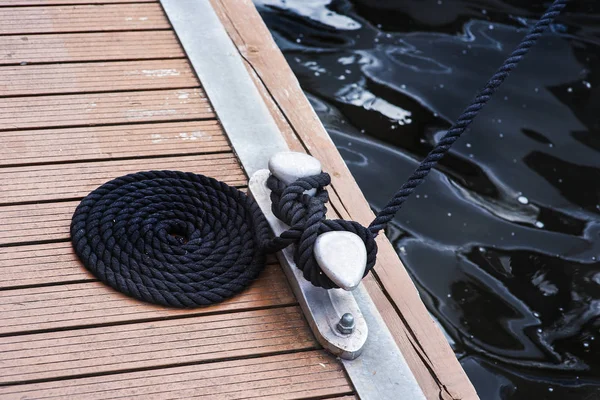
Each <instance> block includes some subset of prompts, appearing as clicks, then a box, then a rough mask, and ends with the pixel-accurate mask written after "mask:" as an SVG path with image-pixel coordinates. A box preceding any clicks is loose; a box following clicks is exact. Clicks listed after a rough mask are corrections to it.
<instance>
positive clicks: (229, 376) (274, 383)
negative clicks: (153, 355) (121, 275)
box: [0, 350, 356, 400]
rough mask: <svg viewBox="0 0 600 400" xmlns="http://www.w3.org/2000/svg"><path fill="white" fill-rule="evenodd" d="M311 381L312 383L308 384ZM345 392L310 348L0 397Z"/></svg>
mask: <svg viewBox="0 0 600 400" xmlns="http://www.w3.org/2000/svg"><path fill="white" fill-rule="evenodd" d="M311 382H312V383H316V385H311ZM315 386H316V387H315ZM343 392H351V388H350V387H349V385H348V383H347V382H346V380H345V379H344V374H343V371H342V370H341V366H340V365H339V363H337V362H335V360H334V359H333V358H332V357H331V356H329V355H327V354H325V352H323V351H314V350H313V351H307V352H303V353H299V354H283V355H276V356H268V357H261V358H254V359H246V360H235V361H222V362H215V363H210V364H200V365H190V366H185V367H174V368H166V369H160V370H153V371H143V372H130V373H124V374H119V375H117V376H115V375H109V376H96V377H90V378H81V379H73V380H66V381H61V382H44V383H35V384H27V385H22V386H9V387H0V397H2V398H4V399H7V400H12V399H23V398H36V399H40V400H43V399H50V398H60V399H65V400H67V399H81V398H85V399H87V400H103V399H107V400H108V399H116V398H121V399H122V398H127V399H144V400H146V399H147V400H150V399H160V400H168V399H189V398H198V397H200V398H202V399H223V398H227V399H242V398H244V399H247V398H277V399H292V398H294V399H298V398H316V397H321V396H329V395H335V394H338V393H343ZM266 393H269V394H270V395H266ZM267 396H268V397H267ZM339 399H340V400H342V399H343V400H350V399H356V398H355V397H343V398H339Z"/></svg>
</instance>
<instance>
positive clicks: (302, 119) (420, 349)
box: [210, 0, 479, 400]
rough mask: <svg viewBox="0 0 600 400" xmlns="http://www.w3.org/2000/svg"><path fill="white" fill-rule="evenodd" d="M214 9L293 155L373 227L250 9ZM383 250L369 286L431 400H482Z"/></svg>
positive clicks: (340, 207) (236, 0) (239, 4)
mask: <svg viewBox="0 0 600 400" xmlns="http://www.w3.org/2000/svg"><path fill="white" fill-rule="evenodd" d="M210 1H211V3H212V5H213V7H214V9H215V11H216V12H217V15H218V16H219V18H220V19H221V22H222V23H223V25H224V26H225V28H226V30H227V32H228V34H229V36H230V37H231V39H232V41H233V42H234V44H235V45H236V47H237V48H238V51H239V52H240V54H241V56H242V57H243V58H244V60H245V61H246V62H247V67H248V70H249V72H250V75H251V76H252V77H253V79H254V81H255V83H256V85H257V87H258V89H259V92H260V93H261V95H262V96H263V99H264V100H265V102H266V104H267V106H268V107H269V109H270V111H271V113H272V114H273V117H274V119H275V121H276V123H277V125H278V126H279V128H280V129H281V131H282V133H283V134H284V136H285V138H286V141H287V142H288V145H289V146H290V148H291V149H292V150H294V151H304V152H308V153H310V154H311V155H313V156H315V157H316V158H318V159H319V160H320V161H321V162H322V164H323V167H324V169H325V170H326V171H327V172H329V173H330V174H331V176H332V185H331V187H332V188H333V190H332V191H330V192H333V193H331V195H332V196H331V197H332V199H331V203H332V205H333V206H334V207H335V208H336V211H338V212H339V213H340V214H341V215H342V217H344V218H350V219H354V220H356V221H358V222H360V223H362V224H368V223H370V221H371V220H372V219H373V218H374V214H373V212H372V211H371V209H370V207H369V204H368V203H367V201H366V199H365V198H364V196H363V194H362V192H361V190H360V188H359V187H358V185H357V183H356V181H355V180H354V178H353V176H352V174H351V173H350V171H349V169H348V168H347V166H346V164H345V163H344V160H343V159H342V157H341V156H340V154H339V153H338V151H337V149H336V148H335V145H334V144H333V142H332V140H331V138H330V137H329V135H328V133H327V131H326V130H325V128H324V127H323V125H322V124H321V122H320V120H319V118H318V116H317V115H316V113H315V112H314V110H313V108H312V106H311V105H310V103H309V102H308V100H307V99H306V97H305V96H304V93H303V91H302V89H301V87H300V84H299V82H298V80H297V79H296V77H295V75H294V73H293V71H292V70H291V68H290V67H289V65H288V64H287V61H286V60H285V58H284V56H283V54H282V53H281V51H280V50H279V48H278V47H277V45H276V43H275V41H274V40H273V38H272V36H271V34H270V32H269V30H268V28H267V27H266V25H265V24H264V22H263V20H262V18H261V17H260V14H259V13H258V11H257V10H256V8H255V7H254V5H253V4H252V2H251V1H250V0H210ZM377 242H378V245H379V248H380V250H379V257H378V262H377V265H376V267H375V276H370V277H369V278H368V279H366V280H365V282H364V283H365V285H366V287H367V290H368V291H369V294H370V295H371V297H372V298H373V301H374V302H375V304H376V305H377V307H378V309H379V311H380V313H381V314H382V317H383V318H384V320H385V321H386V324H388V327H389V328H390V330H391V331H392V334H393V335H394V338H395V339H396V342H397V343H398V345H399V347H400V348H401V349H402V352H403V354H404V356H405V357H406V359H407V362H408V363H409V365H410V367H411V369H412V371H413V373H414V374H415V376H416V378H417V380H418V382H419V384H420V386H421V387H422V388H423V390H424V392H425V394H426V396H427V398H435V399H456V400H458V399H478V398H479V397H478V396H477V393H476V392H475V389H474V387H473V385H472V384H471V382H470V381H469V379H468V377H467V376H466V374H465V372H464V371H463V369H462V367H461V365H460V363H459V362H458V360H457V359H456V356H455V355H454V352H453V351H452V349H451V348H450V345H449V344H448V342H447V341H446V339H445V337H444V335H443V333H442V332H441V331H440V329H439V328H438V327H437V325H436V324H435V323H434V321H433V320H432V319H431V317H430V316H429V314H428V312H427V309H426V308H425V305H424V304H423V303H422V302H421V299H420V297H419V294H418V292H417V290H416V287H415V286H414V283H413V282H412V280H411V279H410V277H409V275H408V273H407V271H406V269H405V268H404V266H403V265H402V262H401V261H400V259H399V258H398V256H397V254H396V252H395V250H394V248H393V246H392V245H391V243H390V242H389V240H387V238H386V237H385V236H384V235H380V236H379V237H378V239H377ZM390 300H391V302H392V303H393V304H391V303H390Z"/></svg>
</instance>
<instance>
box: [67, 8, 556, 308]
mask: <svg viewBox="0 0 600 400" xmlns="http://www.w3.org/2000/svg"><path fill="white" fill-rule="evenodd" d="M566 3H567V0H556V1H555V2H554V4H553V5H552V6H551V7H550V8H549V9H548V11H547V12H546V13H545V14H544V15H543V16H542V18H541V19H540V20H539V21H538V22H537V23H536V24H535V26H534V27H533V28H532V30H531V31H530V32H529V33H528V34H527V35H526V36H525V38H524V39H523V41H522V42H521V43H520V44H519V46H517V48H516V50H515V51H513V53H512V54H511V55H510V57H509V58H508V59H507V60H506V61H505V62H504V64H503V65H502V66H501V67H500V69H498V71H497V72H496V73H495V74H494V75H493V76H492V78H491V79H490V80H489V82H488V83H487V85H486V86H485V87H484V89H483V90H482V91H481V92H480V93H479V94H478V95H477V96H476V97H475V100H474V101H473V102H472V103H471V105H470V106H469V107H467V109H466V110H465V111H464V112H463V114H462V115H461V116H460V117H459V118H458V120H457V121H456V123H455V124H454V125H453V126H452V127H451V128H450V129H449V130H448V132H447V133H446V134H445V136H444V137H443V138H442V139H441V140H440V142H439V143H438V144H437V145H436V146H435V148H434V149H433V150H432V151H431V152H430V153H429V154H428V155H427V157H425V159H424V160H423V161H422V163H421V164H420V165H419V167H418V168H417V169H416V170H415V172H414V173H413V174H412V175H411V176H410V178H409V179H408V181H407V182H406V183H405V184H404V185H403V186H402V187H401V188H400V190H399V191H398V192H397V193H396V194H395V195H394V197H393V198H392V200H391V201H390V202H389V203H388V204H387V205H386V206H385V207H384V208H383V209H382V210H381V211H380V212H379V213H378V215H377V217H376V218H375V219H374V220H373V222H372V223H371V225H370V226H369V227H368V228H365V227H363V226H362V225H360V224H359V223H358V222H355V221H345V220H339V219H338V220H328V219H326V213H327V208H326V206H325V204H326V203H327V201H328V200H329V197H328V194H327V191H326V190H325V186H327V185H329V183H330V177H329V175H328V174H326V173H321V174H319V175H315V176H311V177H307V178H302V179H298V180H297V181H295V182H293V183H292V184H290V185H285V184H283V183H282V182H281V181H280V180H278V179H277V178H276V177H274V176H271V177H270V178H269V179H268V181H267V185H268V187H269V189H271V201H272V210H273V213H274V214H275V216H276V217H278V218H279V219H281V220H282V221H284V222H285V223H286V224H288V225H289V226H290V229H289V230H287V231H285V232H283V233H282V234H281V235H280V236H279V237H275V238H270V237H269V236H270V229H269V225H268V223H267V221H266V219H265V217H264V216H263V215H262V213H261V211H260V209H259V208H258V205H257V204H256V203H255V202H254V201H253V200H251V199H250V198H249V197H248V196H246V195H245V194H244V193H243V192H241V191H239V190H237V189H236V188H233V187H231V186H229V185H227V184H225V183H223V182H219V181H217V180H215V179H213V178H209V177H206V176H203V175H197V174H193V173H184V172H177V171H147V172H138V173H135V174H130V175H126V176H123V177H120V178H117V179H114V180H112V181H110V182H108V183H105V184H104V185H102V186H101V187H99V188H98V189H96V190H94V191H93V192H92V193H90V194H89V195H88V196H86V197H85V198H84V199H83V200H82V201H81V203H80V204H79V206H78V207H77V209H76V210H75V213H74V215H73V220H72V222H71V238H72V242H73V247H74V249H75V252H76V253H77V255H78V256H79V258H80V259H81V261H82V262H83V264H84V265H85V266H86V267H87V268H88V269H89V270H90V271H91V272H92V273H93V274H94V275H96V276H97V277H98V278H99V279H100V280H101V281H102V282H104V283H106V284H107V285H109V286H111V287H113V288H115V289H116V290H118V291H120V292H123V293H125V294H127V295H130V296H132V297H135V298H138V299H141V300H144V301H148V302H151V303H157V304H161V305H166V306H173V307H196V306H200V305H208V304H213V303H218V302H221V301H223V300H225V299H227V298H230V297H232V296H233V295H235V294H237V293H239V292H240V291H242V290H243V289H244V288H246V287H247V286H248V285H249V284H250V282H252V280H254V279H255V278H256V277H257V276H258V274H259V273H260V271H262V270H263V269H264V267H265V257H266V256H265V254H266V253H272V252H275V251H278V250H281V249H283V248H285V247H288V246H290V245H292V244H293V245H295V261H296V265H297V266H298V268H300V269H301V270H302V271H303V274H304V277H305V278H306V279H307V280H309V281H310V282H311V283H312V284H313V285H315V286H319V287H323V288H326V289H330V288H337V286H336V285H335V283H334V282H332V281H331V280H330V279H329V278H328V277H327V276H326V275H325V274H324V273H323V272H322V271H321V269H320V268H319V266H318V264H317V262H316V260H315V257H314V253H313V252H314V244H315V241H316V239H317V237H318V236H319V235H320V234H322V233H325V232H330V231H349V232H353V233H355V234H357V235H358V236H359V237H360V238H361V239H362V240H363V242H364V243H365V246H366V248H367V267H366V270H365V275H366V274H367V273H368V272H369V271H370V270H371V269H372V268H373V266H374V265H375V259H376V254H377V245H376V243H375V236H376V235H377V234H378V232H379V231H380V230H382V229H384V228H385V226H386V225H387V224H388V223H389V222H390V221H391V220H392V218H393V217H394V215H395V214H396V212H398V210H399V209H400V207H401V206H402V204H403V203H404V202H405V201H406V199H407V198H408V196H410V195H411V194H412V193H413V192H414V190H415V189H416V188H417V186H419V185H420V184H421V183H422V182H423V180H424V179H425V177H426V176H427V175H428V174H429V172H430V171H431V169H432V168H434V167H435V166H436V164H437V163H438V162H439V161H440V160H441V159H442V157H443V156H444V155H445V154H446V153H447V152H448V150H449V149H450V146H452V144H453V143H454V142H456V140H457V139H458V138H459V137H460V135H461V134H462V133H463V132H464V131H465V129H466V128H467V127H468V126H469V124H470V123H471V122H472V121H473V119H474V118H475V117H476V116H477V114H478V113H479V112H480V111H481V109H482V108H483V107H484V106H485V104H486V103H487V102H488V101H489V100H490V98H491V96H492V94H493V93H494V92H495V91H496V89H498V87H499V86H500V84H501V83H502V82H503V81H504V80H505V79H506V77H507V76H508V74H509V73H510V72H511V71H512V70H513V69H514V68H515V67H516V66H517V64H518V63H519V61H521V59H522V58H523V56H524V55H525V54H526V53H527V52H528V50H529V49H530V48H531V47H532V46H533V45H534V44H535V42H536V41H537V39H538V38H539V37H540V36H541V35H542V33H543V32H544V30H545V29H546V28H547V27H548V25H549V24H550V23H551V22H552V20H553V19H554V18H555V17H556V16H557V15H558V14H559V13H560V11H561V10H562V9H563V8H564V6H565V4H566ZM310 189H316V195H315V196H309V195H307V194H305V191H307V190H310Z"/></svg>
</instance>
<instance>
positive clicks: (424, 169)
mask: <svg viewBox="0 0 600 400" xmlns="http://www.w3.org/2000/svg"><path fill="white" fill-rule="evenodd" d="M566 4H567V0H555V1H554V3H553V4H552V5H551V6H550V8H549V9H548V10H547V11H546V12H545V13H544V15H543V16H542V18H540V20H539V21H538V22H537V23H536V24H535V25H534V26H533V28H532V29H531V30H530V31H529V33H528V34H527V35H525V37H524V38H523V40H522V41H521V43H519V45H518V46H517V48H516V49H515V50H514V51H513V52H512V53H511V55H510V56H509V57H508V58H507V59H506V61H504V63H503V64H502V66H501V67H500V68H498V70H497V71H496V73H495V74H494V75H493V76H492V77H491V78H490V80H489V81H488V82H487V84H486V85H485V87H484V88H483V89H482V90H481V92H479V94H478V95H477V96H475V99H474V100H473V102H472V103H471V104H470V105H469V106H468V107H467V108H466V109H465V110H464V111H463V113H462V114H461V115H460V117H458V119H457V120H456V122H455V123H454V125H452V127H451V128H450V129H448V132H447V133H446V134H445V135H444V137H443V138H442V139H441V140H440V142H439V143H438V144H437V145H436V146H435V147H434V148H433V149H432V150H431V151H430V152H429V154H427V157H425V159H423V161H421V164H419V166H418V167H417V169H416V170H415V171H414V172H413V173H412V175H411V176H410V177H409V178H408V180H407V181H406V183H405V184H404V185H402V187H401V188H400V189H399V190H398V191H397V192H396V194H394V197H392V199H391V200H390V201H389V202H388V204H386V206H385V207H384V208H383V209H382V210H381V211H379V213H377V216H376V217H375V219H374V220H373V222H371V225H369V229H370V230H371V232H373V234H374V235H377V234H378V233H379V231H381V230H383V229H385V227H386V225H387V224H388V223H389V222H390V221H391V220H392V219H393V218H394V216H395V215H396V213H397V212H398V211H399V210H400V208H401V207H402V204H404V202H405V201H406V199H408V197H409V196H410V195H411V194H412V193H413V192H414V191H415V189H416V188H417V186H419V185H420V184H422V183H423V181H424V180H425V177H426V176H427V175H429V172H431V169H432V168H434V167H435V166H436V165H437V163H438V162H439V161H440V160H441V159H442V158H443V157H444V156H445V155H446V153H448V151H449V150H450V147H451V146H452V145H453V144H454V142H456V141H457V140H458V138H459V137H460V135H462V134H463V132H464V131H465V129H467V127H468V126H469V125H470V124H471V122H473V120H474V119H475V117H476V116H477V114H479V112H480V111H481V110H482V109H483V107H484V106H485V105H486V104H487V102H488V101H489V100H490V99H491V98H492V95H493V94H494V93H495V92H496V90H497V89H498V87H499V86H500V85H501V84H502V82H504V80H505V79H506V78H507V77H508V75H509V74H510V73H511V71H512V70H513V69H515V68H516V66H517V65H518V64H519V62H520V61H521V60H522V59H523V57H524V56H525V54H527V52H529V49H531V47H532V46H533V45H534V44H535V43H536V42H537V40H538V39H539V38H540V37H541V36H542V34H543V33H544V31H545V30H546V28H548V26H549V25H550V24H551V23H552V21H554V19H555V18H556V17H557V16H558V15H559V14H560V12H561V11H562V9H563V8H565V5H566Z"/></svg>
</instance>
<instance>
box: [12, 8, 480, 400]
mask: <svg viewBox="0 0 600 400" xmlns="http://www.w3.org/2000/svg"><path fill="white" fill-rule="evenodd" d="M199 1H207V0H199ZM211 2H212V4H213V6H214V8H215V10H216V11H217V13H218V14H219V17H220V18H221V21H222V23H223V25H224V26H225V28H226V29H227V31H228V33H229V35H230V37H231V39H232V40H233V41H234V43H235V44H236V46H237V47H238V50H239V51H240V53H241V54H242V56H243V57H244V59H245V60H246V65H247V67H248V72H249V73H250V75H251V76H252V78H253V79H254V81H255V83H256V85H257V87H258V88H259V90H260V92H261V95H262V96H263V99H264V101H265V103H266V104H267V106H268V107H269V109H270V111H271V113H272V114H273V116H274V117H275V121H276V122H277V124H278V127H279V129H280V130H281V132H282V133H283V135H284V136H285V138H286V140H287V142H288V145H289V146H290V147H291V148H292V149H293V150H295V151H302V152H309V153H311V154H312V155H314V156H315V157H317V158H319V159H320V160H321V161H322V163H323V165H324V169H325V170H326V171H328V172H329V173H330V174H331V175H332V178H333V185H332V190H331V191H330V192H331V193H332V202H331V204H332V207H333V212H334V213H336V214H337V215H340V216H341V217H343V218H350V219H355V220H357V221H359V222H362V223H367V222H368V221H369V220H370V219H371V218H372V213H371V211H370V209H369V207H368V204H367V203H366V201H365V200H364V198H363V197H362V194H361V193H360V191H359V189H358V187H357V185H356V183H355V182H354V180H353V179H352V177H351V175H350V173H349V171H348V170H347V168H346V166H345V165H344V162H343V160H342V159H341V157H340V156H339V154H338V153H337V151H336V150H335V147H334V146H333V144H332V142H331V140H330V139H329V137H328V136H327V133H326V132H325V131H324V129H323V127H322V125H321V124H320V122H319V120H318V118H317V116H316V115H315V113H314V111H313V110H312V108H311V107H310V104H309V103H308V101H307V100H306V98H305V97H304V96H303V93H302V91H301V89H300V87H299V85H298V83H297V81H296V80H295V78H294V76H293V74H292V72H291V70H290V69H289V67H288V66H287V64H286V62H285V59H284V58H283V56H282V54H281V53H280V52H279V50H278V49H277V47H276V46H275V44H274V43H273V41H272V38H271V37H270V35H269V33H268V30H267V29H266V27H265V26H264V24H263V22H262V20H261V19H260V16H259V15H258V13H257V12H256V10H255V9H254V6H253V5H252V3H251V2H250V1H249V0H243V1H236V0H212V1H211ZM149 169H174V170H182V171H191V172H196V173H200V174H204V175H208V176H212V177H215V178H217V179H219V180H222V181H225V182H227V183H228V184H230V185H233V186H236V187H239V188H245V187H246V185H247V181H248V179H247V176H246V175H245V174H244V171H243V170H242V169H241V167H240V165H239V162H238V160H237V158H236V155H235V154H234V151H233V149H232V148H231V146H230V144H229V142H228V140H227V134H226V132H224V131H223V129H222V127H221V125H220V123H219V121H218V120H217V118H216V114H215V112H214V110H213V109H212V107H211V104H210V101H209V99H207V96H206V95H205V93H204V91H203V89H202V85H201V83H200V82H199V80H198V78H197V77H196V75H195V73H194V71H193V69H192V67H191V66H190V64H189V62H188V60H187V58H186V56H185V53H184V51H183V50H182V48H181V46H180V44H179V42H178V40H177V36H176V34H175V33H174V31H173V30H172V28H171V25H170V24H169V21H168V19H167V18H166V17H165V15H164V12H163V10H162V8H161V5H160V3H159V2H158V1H139V0H80V1H76V0H0V182H1V183H0V221H2V225H1V226H0V313H1V314H0V315H1V316H2V318H1V319H0V398H2V399H24V398H35V399H44V398H60V399H67V398H69V399H71V398H72V399H84V398H85V399H109V398H126V399H133V398H143V399H154V398H156V399H175V398H182V399H187V398H203V399H209V398H215V399H241V398H260V399H284V398H285V399H314V398H336V399H353V398H357V397H356V394H355V391H354V388H353V386H352V383H351V382H350V381H349V379H348V377H347V375H346V374H345V372H344V370H343V367H342V365H341V363H340V362H339V361H338V360H336V359H335V358H334V357H332V356H330V355H328V354H327V353H326V352H325V351H324V350H322V349H321V348H320V346H319V345H318V343H317V342H316V341H315V339H314V337H313V336H312V333H311V332H310V330H309V328H308V325H307V323H306V321H305V319H304V318H303V315H302V313H301V311H300V308H299V307H298V303H297V301H296V299H295V298H294V296H293V294H292V292H291V290H290V287H289V285H288V284H287V281H286V278H285V276H284V275H283V273H282V271H281V268H280V266H279V265H278V264H277V262H276V261H275V259H274V258H273V259H272V260H271V262H270V263H269V266H268V268H267V270H266V271H265V272H264V273H263V274H262V276H261V277H260V278H259V279H258V280H257V281H256V282H255V283H254V284H253V285H252V286H251V287H250V288H249V289H248V290H246V291H245V292H244V293H242V294H240V295H238V296H236V297H234V298H232V299H230V300H228V301H226V302H224V303H222V304H219V305H216V306H211V307H206V308H199V309H194V310H174V309H166V308H162V307H158V306H153V305H149V304H145V303H141V302H139V301H136V300H132V299H130V298H128V297H126V296H124V295H122V294H120V293H117V292H115V291H114V290H112V289H110V288H108V287H107V286H105V285H103V284H101V283H99V282H98V281H97V280H96V279H94V277H93V276H92V275H91V274H89V273H88V272H87V271H86V270H85V269H84V268H83V267H82V266H81V264H80V262H79V261H78V259H77V258H76V256H75V255H74V253H73V251H72V249H71V245H70V241H69V224H70V219H71V216H72V213H73V211H74V209H75V207H76V206H77V204H78V202H79V200H81V198H83V197H84V196H85V195H86V194H87V193H89V192H90V191H91V190H93V189H95V188H96V187H98V186H99V185H101V184H102V183H104V182H106V181H108V180H110V179H112V178H115V177H117V176H121V175H123V174H126V173H130V172H137V171H141V170H149ZM378 241H379V246H380V248H381V250H380V255H379V261H378V265H377V267H376V273H375V274H372V275H370V276H369V277H368V278H367V279H366V280H365V284H366V287H367V289H368V291H369V294H370V295H371V297H372V298H373V300H374V301H375V303H376V305H377V307H378V309H379V311H380V313H381V314H382V316H383V317H384V319H385V321H386V323H387V325H388V327H389V329H390V330H391V331H392V333H393V334H394V337H395V339H396V341H397V343H398V345H399V346H400V348H401V349H402V351H403V353H404V356H405V358H406V359H407V361H408V363H409V365H410V367H411V370H412V371H413V373H414V374H415V376H416V378H417V380H418V382H419V384H420V386H421V387H422V389H423V391H424V392H425V394H426V395H427V398H432V399H439V398H441V399H475V398H477V396H476V394H475V392H474V390H473V388H472V386H471V384H470V382H469V381H468V379H467V378H466V375H465V374H464V372H463V371H462V369H461V368H460V365H459V363H458V362H457V360H456V358H455V357H454V354H453V353H452V351H451V349H450V347H449V346H448V344H447V342H446V341H445V339H444V337H443V335H442V333H441V332H440V331H439V329H438V328H437V327H436V326H435V324H434V323H433V321H432V320H431V319H430V318H429V316H428V314H427V312H426V310H425V307H424V306H423V304H422V303H421V301H420V299H419V297H418V294H417V292H416V289H415V287H414V285H413V284H412V282H411V281H410V278H409V277H408V275H407V273H406V271H405V270H404V268H403V266H402V265H401V263H400V261H399V259H398V258H397V256H396V254H395V252H394V249H393V248H392V246H391V245H390V243H389V242H388V241H387V240H386V239H385V238H379V240H378Z"/></svg>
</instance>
